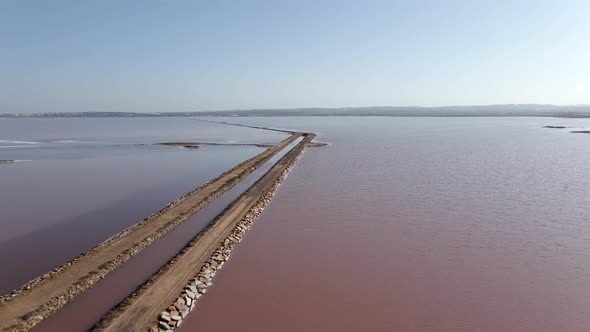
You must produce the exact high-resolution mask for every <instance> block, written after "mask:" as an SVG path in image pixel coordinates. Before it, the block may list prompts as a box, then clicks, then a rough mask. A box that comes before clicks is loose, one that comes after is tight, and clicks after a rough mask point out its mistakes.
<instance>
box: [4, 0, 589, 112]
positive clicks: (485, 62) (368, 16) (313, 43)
mask: <svg viewBox="0 0 590 332" xmlns="http://www.w3.org/2000/svg"><path fill="white" fill-rule="evenodd" d="M498 103H554V104H578V103H590V1H588V0H579V1H545V0H534V1H501V0H491V1H442V0H440V1H410V0H408V1H321V0H316V1H300V0H299V1H295V0H293V1H254V0H252V1H202V2H200V1H163V0H162V1H149V0H142V1H139V0H138V1H123V0H118V1H79V0H75V1H74V0H73V1H60V0H52V1H43V0H38V1H28V0H14V1H13V0H4V1H0V112H2V113H7V112H44V111H51V112H54V111H140V112H141V111H146V112H154V111H160V112H164V111H198V110H220V109H249V108H291V107H344V106H375V105H419V106H438V105H467V104H469V105H473V104H498Z"/></svg>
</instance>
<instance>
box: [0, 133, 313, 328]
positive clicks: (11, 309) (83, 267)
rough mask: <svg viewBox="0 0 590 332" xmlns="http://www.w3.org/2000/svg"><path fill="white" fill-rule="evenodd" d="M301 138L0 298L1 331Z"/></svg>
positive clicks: (46, 309)
mask: <svg viewBox="0 0 590 332" xmlns="http://www.w3.org/2000/svg"><path fill="white" fill-rule="evenodd" d="M300 136H301V134H299V133H293V134H292V135H291V136H290V137H288V138H287V139H285V140H283V141H281V142H280V143H278V144H277V145H275V146H273V147H270V148H268V149H267V150H265V151H264V152H262V153H260V154H258V155H257V156H255V157H253V158H251V159H248V160H246V161H244V162H242V163H240V164H238V165H236V166H235V167H233V168H232V169H230V170H228V171H226V172H225V173H223V174H222V175H220V176H219V177H217V178H215V179H213V180H211V181H210V182H208V183H206V184H205V185H203V186H201V187H199V188H197V189H195V190H194V191H192V192H190V193H188V194H186V195H185V196H183V197H181V198H179V199H178V200H176V201H175V202H174V203H171V204H169V205H168V206H166V207H165V208H164V209H162V210H160V211H159V212H157V213H156V214H154V215H152V216H151V217H149V218H147V219H144V220H143V221H141V222H139V223H137V224H135V225H133V226H131V227H129V228H127V229H126V230H124V231H122V232H120V233H118V234H117V235H115V236H113V237H111V238H110V239H108V240H106V241H105V242H103V243H102V244H100V245H98V246H97V247H95V248H93V249H92V250H90V251H88V252H86V253H84V254H82V255H80V256H79V257H77V258H75V259H74V260H72V261H70V262H67V263H65V264H64V265H62V266H60V267H58V268H56V269H54V270H52V271H50V272H49V273H47V274H45V275H43V276H41V277H39V278H37V279H35V280H32V281H31V282H29V283H27V284H25V285H24V286H22V287H21V288H19V289H16V290H15V291H14V292H13V293H11V294H8V295H5V296H3V297H1V298H0V331H26V330H28V329H30V328H31V327H33V326H34V325H35V324H37V323H38V322H40V321H41V320H43V319H44V318H46V317H48V316H50V315H51V314H53V313H54V312H55V311H57V310H58V309H60V308H61V307H63V306H64V305H65V304H66V303H68V302H69V301H71V300H72V299H74V298H75V297H76V296H77V295H79V294H81V293H82V292H84V291H85V290H87V289H89V288H90V287H92V285H94V284H95V283H96V282H98V281H99V280H100V279H102V278H104V276H106V275H107V274H108V273H110V272H112V271H113V270H115V269H116V268H117V267H119V266H121V265H122V264H124V263H125V262H127V261H128V260H129V259H131V257H133V256H135V255H137V254H138V253H139V252H140V251H141V250H143V249H144V248H146V247H147V246H149V245H150V244H151V243H153V242H154V241H155V240H157V239H159V238H160V237H162V236H163V235H164V234H166V233H167V232H169V231H170V230H172V229H174V228H175V227H176V226H178V225H179V224H180V223H182V222H183V221H185V220H186V219H188V217H190V216H191V215H192V214H194V213H195V212H196V211H198V210H200V209H201V208H203V207H204V206H205V205H207V204H208V203H209V202H211V201H212V200H214V199H215V198H217V197H219V196H220V195H221V194H222V193H224V192H226V191H227V190H229V189H230V188H231V187H233V186H234V185H235V184H237V183H238V182H239V181H240V180H242V179H243V178H244V177H245V176H247V175H248V174H250V173H251V172H253V171H254V170H255V169H256V168H258V167H259V166H261V165H262V164H264V163H265V162H266V161H268V160H269V159H270V158H272V156H274V155H275V154H276V153H278V152H279V151H281V150H282V149H283V148H285V147H286V146H287V145H289V144H290V143H292V142H294V141H295V140H296V139H297V138H299V137H300Z"/></svg>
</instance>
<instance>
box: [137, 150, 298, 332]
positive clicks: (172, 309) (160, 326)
mask: <svg viewBox="0 0 590 332" xmlns="http://www.w3.org/2000/svg"><path fill="white" fill-rule="evenodd" d="M301 152H302V151H301ZM301 152H300V153H299V155H298V156H297V157H296V158H294V160H293V161H292V163H291V164H290V165H289V167H287V168H286V169H285V170H284V172H283V173H282V174H281V176H280V177H279V178H278V179H277V180H276V181H275V182H274V183H273V184H272V185H271V186H270V187H269V188H268V189H267V190H266V191H265V192H264V193H263V194H262V195H260V198H259V199H258V201H257V202H256V203H255V204H254V205H253V206H252V207H251V208H250V210H249V211H248V212H247V213H246V215H245V216H244V217H243V218H242V220H240V222H239V223H238V224H237V226H236V227H235V228H234V229H233V230H232V231H231V232H230V234H229V235H228V236H227V237H226V238H225V239H224V240H223V241H222V242H221V243H220V244H219V246H218V247H217V248H216V250H215V251H214V252H213V254H212V255H211V256H210V257H209V259H208V260H207V261H206V262H205V264H204V265H203V266H202V267H201V270H200V271H199V273H198V274H197V275H196V276H195V277H194V278H192V279H191V280H190V282H189V283H188V285H187V286H186V287H185V288H184V289H183V291H182V293H181V294H180V296H179V297H178V298H177V299H176V301H175V302H174V303H173V304H172V305H170V306H169V307H168V308H167V309H166V310H164V311H163V312H162V313H160V315H159V316H158V321H157V325H154V326H152V327H150V328H149V329H148V331H150V332H161V331H171V330H173V329H175V328H176V327H179V326H180V325H181V324H182V321H183V320H184V319H185V318H186V316H187V315H188V314H189V313H190V312H191V311H192V310H193V309H194V308H195V305H196V302H197V301H198V300H199V298H200V297H201V296H203V294H205V293H206V292H207V287H209V286H211V285H212V279H213V277H214V276H215V273H216V272H217V270H219V269H221V267H222V266H223V264H225V262H227V260H228V259H229V256H230V254H231V251H232V250H233V249H234V247H235V246H236V245H237V244H238V243H239V242H241V241H242V238H243V237H244V235H245V234H246V232H247V231H248V229H250V227H251V226H252V224H253V223H254V221H255V220H256V219H257V218H258V216H260V214H262V210H263V209H264V208H265V207H266V206H267V205H268V204H269V203H270V200H271V199H272V197H273V196H274V194H275V192H276V190H277V189H278V187H279V186H280V184H281V183H282V182H283V181H284V180H285V178H286V177H287V174H288V173H289V172H290V171H291V169H292V168H293V167H294V166H295V163H296V161H297V159H299V157H300V156H301Z"/></svg>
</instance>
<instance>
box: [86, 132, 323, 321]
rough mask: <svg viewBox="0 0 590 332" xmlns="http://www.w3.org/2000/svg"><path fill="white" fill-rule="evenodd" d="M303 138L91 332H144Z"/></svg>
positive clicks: (308, 137)
mask: <svg viewBox="0 0 590 332" xmlns="http://www.w3.org/2000/svg"><path fill="white" fill-rule="evenodd" d="M304 135H305V138H304V139H303V140H302V141H301V142H299V143H298V144H297V145H296V146H295V147H294V148H293V149H291V151H289V152H288V153H287V154H286V155H285V156H283V157H282V158H281V159H280V160H279V161H278V162H277V163H276V164H275V165H273V167H272V168H271V169H270V170H269V171H268V172H267V173H265V174H264V175H263V176H262V177H261V178H260V179H259V180H258V181H257V182H256V183H255V184H254V185H252V186H251V187H250V188H249V189H248V190H247V191H246V192H245V193H244V194H242V195H241V196H240V197H238V198H237V199H236V200H235V201H233V202H232V203H231V204H230V205H229V206H228V207H227V208H226V209H225V210H224V211H223V212H222V213H221V214H219V215H218V216H217V218H215V220H214V221H213V222H212V223H211V225H209V227H207V228H206V229H204V230H203V231H202V232H200V233H199V234H198V235H197V236H196V237H195V238H194V239H193V240H192V241H191V242H190V243H189V244H188V245H187V246H186V247H185V249H183V251H182V252H181V253H180V254H178V255H177V256H176V257H174V258H173V259H171V260H170V262H169V263H168V264H167V265H166V266H164V267H163V268H162V269H161V270H160V271H158V272H157V273H156V274H154V276H152V278H150V280H149V281H148V282H146V284H144V285H143V286H142V287H140V288H139V289H138V290H137V291H136V292H134V293H133V294H132V295H131V296H129V297H128V298H127V299H125V300H124V301H123V302H122V303H121V304H120V305H119V306H117V307H116V308H115V309H113V310H112V311H111V312H110V313H109V314H107V315H105V317H104V318H103V320H102V321H101V322H99V323H98V324H97V325H96V326H95V328H94V331H145V330H147V329H148V328H149V327H150V326H153V325H154V324H155V322H156V318H157V316H158V314H159V313H160V312H162V311H163V310H165V309H166V308H167V307H168V306H169V305H170V304H171V303H173V302H174V300H175V299H176V298H177V297H178V294H180V292H181V291H182V289H183V288H184V287H185V286H186V285H187V283H188V282H189V280H190V279H191V278H193V277H194V276H195V275H196V274H197V272H198V271H199V270H200V268H201V266H202V265H203V264H204V263H205V261H206V260H207V259H208V258H209V256H210V255H211V253H212V252H213V251H215V249H216V248H217V246H218V245H219V243H220V242H221V241H222V240H223V239H224V238H225V237H226V236H227V235H228V234H229V233H230V232H231V231H232V230H233V229H234V228H235V226H236V225H237V224H238V223H239V222H240V221H241V220H242V219H243V218H244V217H245V216H246V214H247V213H249V212H250V210H251V209H252V208H253V207H254V206H255V205H256V203H257V202H258V200H259V199H260V197H261V196H262V195H263V194H265V193H266V192H267V191H268V190H273V189H274V188H276V182H277V181H278V180H280V178H281V176H282V175H283V173H284V172H285V170H288V169H289V168H290V167H292V166H293V164H294V163H295V162H296V161H297V158H298V156H299V155H300V154H301V152H302V151H303V149H304V148H305V147H306V146H307V144H309V143H310V142H311V141H312V140H313V138H314V137H315V135H314V134H304Z"/></svg>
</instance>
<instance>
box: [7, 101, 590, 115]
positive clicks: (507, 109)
mask: <svg viewBox="0 0 590 332" xmlns="http://www.w3.org/2000/svg"><path fill="white" fill-rule="evenodd" d="M197 116H201V117H258V116H272V117H281V116H389V117H558V118H590V105H540V104H515V105H485V106H442V107H418V106H375V107H341V108H319V107H311V108H283V109H243V110H220V111H191V112H165V113H162V112H151V113H149V112H146V113H142V112H59V113H57V112H43V113H5V114H0V118H66V117H74V118H81V117H94V118H96V117H121V118H130V117H197Z"/></svg>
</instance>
